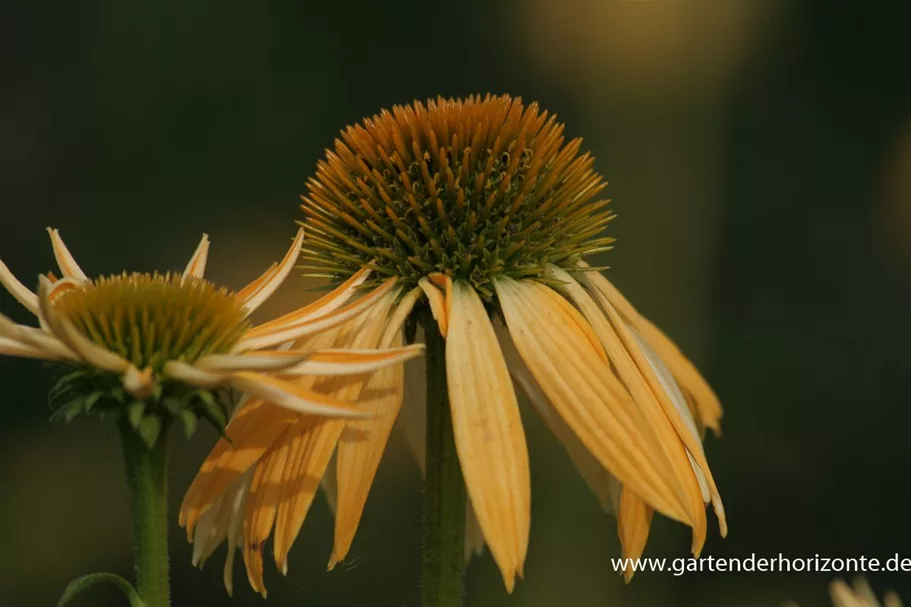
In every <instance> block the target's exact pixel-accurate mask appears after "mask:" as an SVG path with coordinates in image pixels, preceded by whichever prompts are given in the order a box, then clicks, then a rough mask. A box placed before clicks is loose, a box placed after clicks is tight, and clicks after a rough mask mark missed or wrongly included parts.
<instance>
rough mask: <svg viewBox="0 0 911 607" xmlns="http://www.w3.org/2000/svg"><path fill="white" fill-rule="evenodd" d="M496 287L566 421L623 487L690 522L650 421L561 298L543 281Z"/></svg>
mask: <svg viewBox="0 0 911 607" xmlns="http://www.w3.org/2000/svg"><path fill="white" fill-rule="evenodd" d="M494 286H495V288H496V291H497V295H498V299H499V302H500V305H501V306H502V309H503V314H504V316H505V319H506V325H507V327H508V328H509V334H510V335H511V336H512V339H513V342H514V343H515V345H516V349H517V350H518V351H519V354H520V355H521V357H522V360H524V361H525V364H526V365H528V368H529V370H530V371H531V373H532V375H533V376H534V378H535V380H536V381H537V382H538V384H539V385H540V386H541V389H542V390H543V391H544V393H545V394H546V395H547V399H548V402H550V403H551V404H552V405H553V407H554V409H555V410H556V411H557V413H558V414H559V415H560V417H561V418H562V419H563V421H564V422H566V424H567V425H568V426H569V427H570V428H571V429H572V430H573V432H574V433H575V434H576V436H577V437H578V438H579V440H580V441H581V442H582V444H583V445H585V447H586V448H587V449H588V450H589V451H590V452H591V453H592V455H594V456H595V457H596V458H597V459H598V461H600V462H601V464H602V465H603V466H604V467H605V468H607V469H608V470H609V471H610V472H611V473H613V474H614V475H615V476H616V477H617V478H618V479H619V480H620V482H622V483H623V484H624V485H625V486H629V487H630V488H631V489H633V491H635V492H636V493H638V494H639V495H641V496H643V497H644V498H645V499H646V501H647V502H649V503H650V504H652V505H653V506H654V507H655V508H657V509H658V510H660V511H661V512H663V513H664V514H666V515H667V516H669V517H670V518H673V519H675V520H679V521H682V522H685V523H687V524H689V523H690V521H689V517H688V514H687V508H686V506H685V505H684V504H683V503H682V500H681V496H680V495H679V492H678V491H677V490H676V483H675V482H674V477H673V474H672V473H671V471H670V470H669V464H668V463H667V461H665V459H664V457H663V453H662V452H661V450H660V448H659V446H658V445H656V444H655V441H654V438H653V435H652V433H651V430H650V428H649V426H648V422H647V420H646V418H644V417H643V415H642V413H641V412H640V411H639V408H638V406H637V405H636V404H635V403H634V402H633V400H632V398H631V397H630V395H629V393H628V392H627V391H626V389H625V388H624V387H623V385H622V384H621V383H620V382H619V380H617V378H616V377H614V375H613V374H612V373H611V371H610V368H609V367H608V365H607V363H606V362H604V361H603V360H602V359H601V358H600V356H599V354H598V351H597V350H596V349H595V348H594V347H593V346H592V345H591V341H590V339H589V337H588V336H587V335H586V334H585V333H584V332H583V331H582V330H581V329H579V325H580V324H581V323H584V319H583V318H582V317H581V316H580V315H579V313H578V312H577V311H576V310H575V308H572V306H570V307H569V308H564V307H560V306H557V305H556V299H557V298H560V296H559V295H557V294H556V293H554V292H553V291H552V290H550V289H549V288H547V287H545V286H544V285H542V284H540V283H537V282H533V281H523V282H519V281H515V280H511V279H506V278H498V279H497V280H496V282H495V285H494Z"/></svg>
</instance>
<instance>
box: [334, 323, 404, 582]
mask: <svg viewBox="0 0 911 607" xmlns="http://www.w3.org/2000/svg"><path fill="white" fill-rule="evenodd" d="M400 343H402V339H401V337H399V338H398V339H395V340H394V341H393V345H395V344H400ZM403 379H404V368H403V366H402V365H401V364H399V365H394V366H389V367H385V368H383V369H381V370H380V371H378V372H377V373H375V374H374V375H373V377H371V378H370V380H369V381H368V382H367V385H366V387H365V388H364V391H363V392H362V393H361V395H360V398H359V400H358V404H359V406H360V407H362V408H364V409H365V410H367V411H369V412H370V413H371V415H372V416H373V417H372V418H371V419H369V420H365V421H362V422H349V423H348V424H347V425H346V427H345V431H344V433H343V435H342V440H341V441H340V442H339V449H338V463H337V465H336V476H337V482H338V498H337V499H338V502H337V510H336V516H335V521H336V523H335V541H334V544H333V548H332V555H331V556H330V558H329V565H328V567H329V569H332V568H333V567H335V565H336V563H338V562H339V561H341V560H343V559H344V558H345V557H346V556H347V555H348V550H349V549H350V548H351V543H352V542H353V540H354V534H355V532H356V530H357V527H358V524H359V523H360V520H361V515H362V513H363V511H364V504H365V503H366V502H367V495H368V494H369V493H370V487H371V485H372V484H373V479H374V477H375V476H376V471H377V468H378V467H379V464H380V459H381V458H382V456H383V452H384V451H385V449H386V442H387V441H388V439H389V433H390V432H391V431H392V426H393V425H394V424H395V420H396V418H397V417H398V413H399V408H400V407H401V405H402V394H403V392H402V391H403V385H402V384H403Z"/></svg>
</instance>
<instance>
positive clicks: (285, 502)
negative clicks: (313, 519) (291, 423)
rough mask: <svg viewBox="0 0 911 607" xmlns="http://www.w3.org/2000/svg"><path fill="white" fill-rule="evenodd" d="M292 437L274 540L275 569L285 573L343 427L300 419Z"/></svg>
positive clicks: (334, 423)
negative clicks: (295, 542) (292, 442)
mask: <svg viewBox="0 0 911 607" xmlns="http://www.w3.org/2000/svg"><path fill="white" fill-rule="evenodd" d="M300 424H301V425H300V426H299V427H298V428H297V430H296V433H295V440H296V443H295V444H294V445H293V447H292V448H293V449H294V454H293V456H292V457H291V458H290V459H289V463H290V466H289V467H288V468H286V470H285V472H286V476H284V477H283V478H282V484H281V486H282V493H281V496H280V498H279V501H278V509H277V511H276V519H275V536H274V538H273V544H272V548H273V557H274V558H275V566H276V567H278V570H279V571H281V572H282V573H284V574H287V573H288V552H289V551H290V550H291V546H292V544H294V540H295V539H296V538H297V535H298V533H300V530H301V527H302V526H303V524H304V519H306V518H307V513H308V512H309V510H310V506H311V505H312V504H313V497H314V496H315V495H316V491H317V489H318V488H319V486H320V479H321V478H322V477H323V475H324V474H326V472H327V467H328V466H329V462H330V461H331V459H332V453H333V451H334V450H335V446H336V444H337V443H338V439H339V436H340V435H341V433H342V429H343V428H344V427H345V423H344V422H343V421H341V420H332V419H320V418H315V417H302V418H301V422H300Z"/></svg>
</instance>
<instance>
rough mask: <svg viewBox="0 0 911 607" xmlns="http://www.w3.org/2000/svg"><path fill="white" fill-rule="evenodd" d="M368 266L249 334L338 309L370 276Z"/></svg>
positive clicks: (281, 326)
mask: <svg viewBox="0 0 911 607" xmlns="http://www.w3.org/2000/svg"><path fill="white" fill-rule="evenodd" d="M370 272H371V270H370V268H364V269H362V270H359V271H358V272H356V273H355V274H354V275H353V276H352V277H351V278H349V279H348V280H346V281H345V282H344V283H342V284H341V285H339V286H338V287H337V288H335V289H333V290H332V291H330V292H329V293H327V294H326V295H324V296H322V297H320V298H319V299H317V300H316V301H315V302H313V303H311V304H309V305H306V306H304V307H302V308H298V309H297V310H294V311H293V312H289V313H288V314H285V315H284V316H280V317H278V318H276V319H273V320H270V321H269V322H265V323H262V324H260V325H257V326H256V327H254V328H253V329H251V330H250V333H249V334H250V335H257V334H264V333H270V332H273V331H276V330H279V329H286V328H288V327H291V326H295V325H299V324H301V323H303V322H305V321H308V320H312V319H314V318H319V317H321V316H325V315H326V314H328V313H329V312H332V311H333V310H336V309H338V308H339V307H340V306H342V305H344V304H345V302H347V301H348V300H350V299H351V298H352V297H353V296H354V294H355V293H356V292H357V288H358V287H359V286H361V285H362V284H363V283H364V281H365V280H367V278H368V277H369V276H370Z"/></svg>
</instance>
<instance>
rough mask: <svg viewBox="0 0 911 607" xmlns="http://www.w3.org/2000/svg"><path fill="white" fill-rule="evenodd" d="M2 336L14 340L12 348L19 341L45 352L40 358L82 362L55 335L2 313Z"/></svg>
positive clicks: (0, 324)
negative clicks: (23, 323) (20, 323)
mask: <svg viewBox="0 0 911 607" xmlns="http://www.w3.org/2000/svg"><path fill="white" fill-rule="evenodd" d="M0 337H3V338H5V339H8V340H9V341H10V342H13V343H11V345H10V347H11V348H12V347H14V344H15V343H18V344H21V345H22V346H24V347H27V348H31V349H32V350H35V351H38V352H41V353H43V355H42V356H40V358H46V359H47V360H67V361H80V362H81V359H80V357H79V355H78V354H76V353H75V352H73V351H72V350H71V349H70V348H69V347H68V346H67V345H66V344H64V343H63V342H62V341H60V340H59V339H57V338H56V337H54V336H53V335H51V334H49V333H47V332H45V331H42V330H41V329H36V328H34V327H26V326H23V325H19V324H16V323H14V322H13V321H12V320H10V319H9V318H7V317H6V316H4V315H2V314H0Z"/></svg>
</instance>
